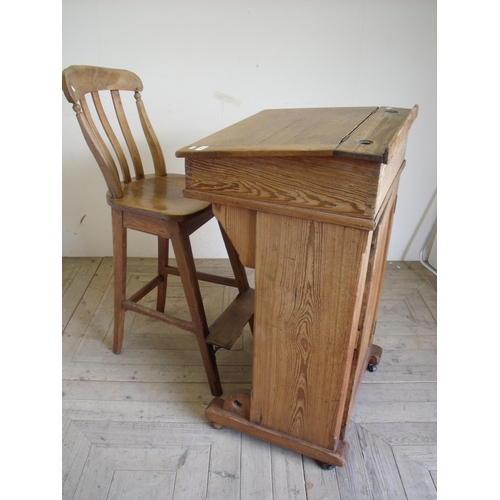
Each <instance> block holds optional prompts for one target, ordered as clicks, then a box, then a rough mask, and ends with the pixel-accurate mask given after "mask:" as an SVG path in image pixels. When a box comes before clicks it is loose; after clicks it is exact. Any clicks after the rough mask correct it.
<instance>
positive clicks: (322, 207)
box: [186, 156, 380, 219]
mask: <svg viewBox="0 0 500 500" xmlns="http://www.w3.org/2000/svg"><path fill="white" fill-rule="evenodd" d="M379 172H380V164H377V163H368V162H366V163H363V162H362V163H360V162H356V161H352V160H348V159H334V158H322V157H310V158H287V157H282V158H273V160H272V162H271V161H269V159H267V158H265V157H253V158H243V157H241V158H236V157H232V158H217V159H214V158H212V157H210V156H207V157H203V158H202V157H200V158H190V159H186V187H187V189H188V191H189V192H190V193H192V194H193V197H194V196H198V194H200V195H202V194H203V193H208V194H209V195H210V196H211V197H213V198H214V201H217V200H216V199H215V198H216V196H217V195H223V196H232V197H237V198H238V199H240V200H257V201H263V202H265V203H268V204H273V205H274V204H275V205H279V206H280V207H283V206H288V207H295V208H297V209H300V210H301V211H307V210H314V211H318V212H325V213H328V214H338V215H345V216H350V217H357V218H361V219H373V218H374V215H375V207H376V205H377V191H378V183H379Z"/></svg>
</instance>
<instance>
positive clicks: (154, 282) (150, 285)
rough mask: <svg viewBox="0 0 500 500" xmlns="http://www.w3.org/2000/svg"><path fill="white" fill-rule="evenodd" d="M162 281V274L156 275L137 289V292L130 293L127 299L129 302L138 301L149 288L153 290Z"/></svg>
mask: <svg viewBox="0 0 500 500" xmlns="http://www.w3.org/2000/svg"><path fill="white" fill-rule="evenodd" d="M162 281H163V277H162V276H159V275H158V276H156V277H155V278H153V279H152V280H151V281H150V282H149V283H146V284H145V285H144V286H143V287H142V288H141V289H140V290H137V292H135V293H134V294H133V295H131V296H130V297H129V298H128V299H127V300H130V301H131V302H139V300H141V299H142V298H143V297H145V296H146V295H147V294H148V293H149V292H150V291H151V290H154V289H155V288H156V287H157V286H158V285H159V284H160V283H161V282H162Z"/></svg>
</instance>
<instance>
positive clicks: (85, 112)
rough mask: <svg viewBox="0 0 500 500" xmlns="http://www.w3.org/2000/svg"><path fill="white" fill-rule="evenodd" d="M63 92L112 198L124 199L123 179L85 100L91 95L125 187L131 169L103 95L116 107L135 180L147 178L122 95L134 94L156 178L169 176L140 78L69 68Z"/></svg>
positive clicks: (113, 71)
mask: <svg viewBox="0 0 500 500" xmlns="http://www.w3.org/2000/svg"><path fill="white" fill-rule="evenodd" d="M62 88H63V92H64V95H65V96H66V99H67V100H68V101H69V102H70V103H73V109H74V111H75V113H76V116H77V119H78V123H79V124H80V127H81V129H82V132H83V136H84V137H85V140H86V141H87V144H88V146H89V148H90V150H91V151H92V153H93V155H94V157H95V159H96V161H97V163H98V165H99V167H100V168H101V171H102V173H103V175H104V179H105V180H106V184H107V186H108V189H109V192H110V195H111V197H112V198H122V197H123V190H122V187H121V182H120V176H119V173H118V170H117V168H116V164H115V161H114V159H113V156H112V155H111V152H110V149H109V148H108V146H107V145H106V142H105V140H104V138H103V136H102V135H101V133H100V132H99V130H98V128H97V127H96V125H95V122H94V119H93V118H92V113H91V110H90V107H89V104H88V102H87V99H86V96H87V95H88V94H90V95H91V96H92V101H93V103H94V109H95V113H96V114H97V116H98V117H99V121H100V123H101V125H102V128H103V130H104V131H105V133H106V136H107V138H108V140H109V143H110V144H111V146H112V148H113V151H114V153H115V155H116V158H117V159H118V163H119V165H120V170H121V174H122V179H123V182H124V183H125V184H127V183H129V182H131V180H132V179H131V176H130V170H129V165H128V162H127V159H126V156H125V153H124V151H123V148H122V146H121V144H120V141H119V140H118V138H117V135H116V133H115V131H114V130H113V128H112V126H111V124H110V121H109V119H108V116H107V114H106V111H105V110H104V106H103V104H102V101H101V97H100V92H104V91H109V92H110V94H111V99H112V101H113V107H114V110H115V113H116V119H117V121H118V124H119V128H120V130H121V134H122V136H123V138H124V140H125V143H126V145H127V149H128V152H129V154H130V158H131V159H132V164H133V167H134V173H135V178H136V179H143V178H144V169H143V165H142V160H141V156H140V154H139V149H138V148H137V144H136V142H135V140H134V136H133V135H132V132H131V130H130V126H129V123H128V121H127V117H126V114H125V110H124V107H123V104H122V99H121V95H120V91H122V92H126V91H129V92H133V93H134V97H135V102H136V105H137V111H138V114H139V119H140V122H141V125H142V130H143V132H144V136H145V138H146V141H147V143H148V145H149V149H150V151H151V156H152V159H153V165H154V171H155V175H157V176H164V175H167V171H166V167H165V159H164V157H163V152H162V150H161V147H160V143H159V142H158V138H157V137H156V134H155V132H154V130H153V127H152V126H151V122H150V121H149V118H148V115H147V113H146V108H145V107H144V103H143V101H142V98H141V92H142V90H143V85H142V82H141V80H140V78H139V77H138V76H137V75H136V74H134V73H132V72H131V71H127V70H120V69H109V68H100V67H94V66H70V67H69V68H67V69H66V70H64V72H63V81H62Z"/></svg>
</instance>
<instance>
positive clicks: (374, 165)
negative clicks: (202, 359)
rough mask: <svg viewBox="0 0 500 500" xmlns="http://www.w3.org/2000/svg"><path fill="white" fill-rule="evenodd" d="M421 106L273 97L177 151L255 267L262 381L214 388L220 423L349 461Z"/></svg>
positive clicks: (211, 414) (373, 359) (211, 411)
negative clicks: (329, 104) (350, 434)
mask: <svg viewBox="0 0 500 500" xmlns="http://www.w3.org/2000/svg"><path fill="white" fill-rule="evenodd" d="M417 110H418V107H417V106H415V107H414V108H413V109H411V110H410V109H401V108H387V107H363V108H317V109H281V110H265V111H262V112H260V113H258V114H256V115H254V116H252V117H250V118H247V119H246V120H243V121H241V122H239V123H237V124H235V125H232V126H230V127H228V128H226V129H224V130H221V131H220V132H217V133H216V134H213V135H211V136H209V137H206V138H204V139H202V140H200V141H198V142H196V143H195V144H192V145H190V146H187V147H185V148H183V149H181V150H180V151H178V152H177V153H176V155H177V156H178V157H183V158H185V167H186V190H185V192H184V193H185V196H187V197H190V198H196V199H200V200H206V201H210V202H212V203H213V210H214V213H215V215H216V217H217V219H218V220H219V222H220V223H221V225H222V226H223V228H224V230H225V232H226V233H227V235H228V236H229V238H230V239H231V241H232V242H233V244H234V246H235V247H236V250H237V251H238V253H239V256H240V259H241V261H242V263H243V264H244V265H245V266H246V267H249V268H255V304H254V324H253V333H254V347H253V366H252V390H251V391H245V390H241V391H238V392H237V393H233V394H232V395H230V396H229V397H228V398H226V400H223V399H220V398H215V399H214V400H213V401H212V403H211V404H210V406H209V407H208V408H207V410H206V417H207V418H208V420H210V421H211V422H213V423H214V425H216V426H221V427H222V426H224V427H230V428H233V429H236V430H238V431H241V432H244V433H246V434H249V435H251V436H254V437H256V438H259V439H262V440H265V441H268V442H270V443H273V444H277V445H280V446H282V447H284V448H288V449H291V450H294V451H296V452H299V453H302V454H304V455H306V456H309V457H312V458H315V459H317V460H319V461H321V462H323V464H325V466H326V464H330V465H333V466H342V465H344V463H345V458H346V454H347V449H348V445H347V442H346V441H345V440H344V439H345V435H346V429H347V425H348V423H349V420H350V417H351V412H352V409H353V406H354V402H355V398H356V393H357V391H358V388H359V385H360V383H361V381H362V378H363V374H364V372H365V370H366V369H367V366H369V365H370V367H371V368H372V369H373V366H374V365H375V366H376V364H377V363H378V360H379V358H380V354H381V349H380V348H378V347H376V346H374V345H372V338H373V333H374V329H375V320H376V315H377V309H378V303H379V297H380V289H381V285H382V281H383V276H384V269H385V262H386V257H387V249H388V245H389V236H390V232H391V225H392V219H393V213H394V209H395V204H396V194H397V189H398V183H399V177H400V174H401V171H402V170H403V167H404V164H405V161H404V157H405V149H406V141H407V137H408V131H409V129H410V127H411V125H412V123H413V121H414V120H415V118H416V116H417ZM241 299H242V301H243V302H244V301H245V300H246V302H247V307H248V302H249V301H253V299H254V297H253V291H252V294H251V296H250V295H249V294H247V296H246V297H243V298H241ZM250 307H251V304H250ZM209 342H211V343H214V344H217V343H218V341H217V339H215V338H212V339H209ZM220 344H224V340H221V342H220ZM225 347H228V346H227V345H225Z"/></svg>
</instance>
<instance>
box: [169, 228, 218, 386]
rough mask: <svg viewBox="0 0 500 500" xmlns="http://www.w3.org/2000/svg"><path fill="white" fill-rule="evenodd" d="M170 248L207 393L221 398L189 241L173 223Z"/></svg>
mask: <svg viewBox="0 0 500 500" xmlns="http://www.w3.org/2000/svg"><path fill="white" fill-rule="evenodd" d="M172 246H173V248H174V253H175V260H176V263H177V268H178V269H179V275H180V278H181V281H182V286H183V288H184V294H185V295H186V300H187V303H188V307H189V312H190V314H191V320H192V322H193V325H194V330H195V334H196V338H197V340H198V346H199V349H200V352H201V357H202V359H203V365H204V367H205V371H206V374H207V378H208V383H209V385H210V390H211V391H212V394H213V395H214V396H220V395H221V394H222V386H221V382H220V378H219V371H218V369H217V362H216V359H215V350H214V348H213V346H212V345H210V344H207V343H206V341H205V339H206V337H207V335H208V324H207V318H206V316H205V309H204V307H203V301H202V298H201V292H200V286H199V284H198V279H197V277H196V268H195V265H194V258H193V252H192V249H191V242H190V241H189V234H188V231H187V230H186V229H185V228H184V227H182V226H181V225H180V224H175V225H174V227H172Z"/></svg>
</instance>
